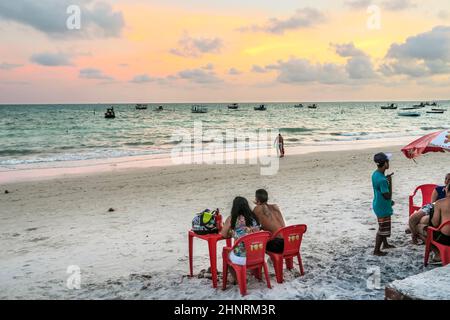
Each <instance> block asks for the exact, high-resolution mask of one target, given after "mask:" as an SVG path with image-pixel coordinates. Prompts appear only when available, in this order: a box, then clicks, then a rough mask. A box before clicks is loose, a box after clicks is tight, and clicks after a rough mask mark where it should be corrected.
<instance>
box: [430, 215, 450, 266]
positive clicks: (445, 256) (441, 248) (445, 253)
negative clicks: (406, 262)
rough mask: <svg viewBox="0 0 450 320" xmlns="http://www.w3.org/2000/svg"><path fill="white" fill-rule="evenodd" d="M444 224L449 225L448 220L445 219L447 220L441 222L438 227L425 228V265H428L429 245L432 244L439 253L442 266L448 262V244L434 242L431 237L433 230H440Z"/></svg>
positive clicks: (449, 251) (449, 255) (449, 259)
mask: <svg viewBox="0 0 450 320" xmlns="http://www.w3.org/2000/svg"><path fill="white" fill-rule="evenodd" d="M446 225H450V221H447V222H445V223H443V224H441V225H440V227H439V228H437V229H436V228H433V227H428V228H427V233H428V234H427V242H426V246H425V258H424V264H425V266H427V265H428V259H429V257H430V250H431V245H434V246H435V247H436V248H438V250H439V253H440V255H441V261H442V265H443V266H445V265H447V264H449V263H450V246H445V245H443V244H441V243H439V242H436V241H435V240H434V238H433V234H434V232H440V231H441V230H442V228H443V227H444V226H446Z"/></svg>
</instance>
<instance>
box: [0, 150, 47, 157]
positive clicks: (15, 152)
mask: <svg viewBox="0 0 450 320" xmlns="http://www.w3.org/2000/svg"><path fill="white" fill-rule="evenodd" d="M37 153H39V151H37V150H31V149H13V150H0V157H8V156H27V155H31V154H37Z"/></svg>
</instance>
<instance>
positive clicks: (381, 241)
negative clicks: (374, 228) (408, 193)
mask: <svg viewBox="0 0 450 320" xmlns="http://www.w3.org/2000/svg"><path fill="white" fill-rule="evenodd" d="M391 158H392V155H391V154H385V153H377V154H376V155H375V156H374V158H373V160H374V162H375V163H376V164H377V170H375V171H374V173H373V174H372V187H373V193H374V198H373V203H372V207H373V211H374V213H375V215H376V216H377V220H378V232H377V235H376V238H375V250H374V252H373V254H374V255H376V256H385V255H386V254H387V253H386V252H383V251H381V245H383V249H391V248H395V246H393V245H390V244H389V243H388V241H387V238H389V237H390V236H391V216H392V214H393V213H394V211H393V209H392V206H393V205H394V201H392V175H393V174H394V173H391V174H389V175H387V176H386V175H385V173H386V170H388V169H389V160H390V159H391Z"/></svg>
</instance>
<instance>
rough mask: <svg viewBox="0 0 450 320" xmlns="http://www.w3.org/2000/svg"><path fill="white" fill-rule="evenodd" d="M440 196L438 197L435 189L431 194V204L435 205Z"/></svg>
mask: <svg viewBox="0 0 450 320" xmlns="http://www.w3.org/2000/svg"><path fill="white" fill-rule="evenodd" d="M438 196H439V195H438V193H437V191H436V189H434V190H433V193H432V194H431V203H435V202H436V201H437V198H438Z"/></svg>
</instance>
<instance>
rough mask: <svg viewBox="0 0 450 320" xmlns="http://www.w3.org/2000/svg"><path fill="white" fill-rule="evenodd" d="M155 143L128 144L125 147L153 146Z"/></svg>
mask: <svg viewBox="0 0 450 320" xmlns="http://www.w3.org/2000/svg"><path fill="white" fill-rule="evenodd" d="M154 144H155V143H154V142H152V141H144V142H127V143H125V144H124V145H126V146H130V147H133V146H153V145H154Z"/></svg>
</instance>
